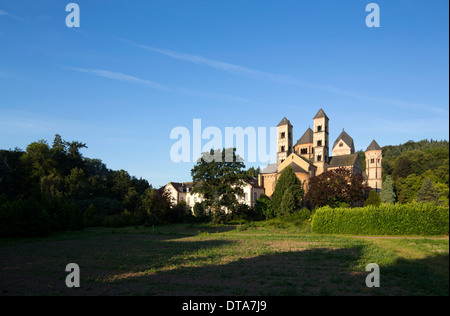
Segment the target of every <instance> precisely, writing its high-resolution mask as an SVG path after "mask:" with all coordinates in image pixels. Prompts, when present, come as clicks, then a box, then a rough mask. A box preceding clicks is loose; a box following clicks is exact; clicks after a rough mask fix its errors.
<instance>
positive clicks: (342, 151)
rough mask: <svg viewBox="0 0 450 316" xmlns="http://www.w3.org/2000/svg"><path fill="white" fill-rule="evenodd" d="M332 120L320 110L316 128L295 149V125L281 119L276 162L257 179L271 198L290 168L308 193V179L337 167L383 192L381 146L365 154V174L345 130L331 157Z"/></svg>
mask: <svg viewBox="0 0 450 316" xmlns="http://www.w3.org/2000/svg"><path fill="white" fill-rule="evenodd" d="M329 121H330V119H329V118H328V116H327V115H326V114H325V112H324V111H323V109H320V110H319V111H318V112H317V114H316V115H315V116H314V118H313V129H311V128H308V129H307V130H306V132H305V133H304V134H303V135H302V137H300V138H299V139H298V141H297V142H296V143H295V145H293V146H292V141H290V139H289V136H290V135H292V134H293V126H292V124H291V122H290V121H289V120H288V119H287V118H286V117H284V118H283V119H282V120H281V122H280V123H279V124H278V126H277V131H278V135H277V140H278V143H277V150H278V153H277V163H274V164H269V165H268V166H267V167H266V168H265V169H264V170H263V171H262V172H261V173H260V174H259V176H258V184H259V186H261V187H263V188H264V192H265V194H266V195H267V196H272V194H273V192H274V190H275V186H276V183H277V180H278V178H279V176H280V175H281V172H282V171H283V170H284V168H286V167H288V166H289V167H291V168H292V169H293V171H294V173H295V174H296V176H297V177H298V178H299V179H300V181H301V183H302V186H303V189H304V190H305V191H307V190H308V184H309V179H311V178H312V177H315V176H317V175H320V174H322V173H323V172H326V171H328V170H333V169H337V168H346V169H350V170H351V171H352V172H353V173H354V174H361V175H363V176H364V177H365V179H366V181H367V184H368V185H369V187H371V188H372V189H373V190H377V191H379V190H380V189H381V184H382V168H381V166H382V165H381V163H382V149H381V147H380V146H379V145H378V144H377V143H376V141H375V140H374V141H373V142H372V143H371V144H370V145H369V147H368V148H367V150H366V152H365V156H366V171H365V173H364V174H363V168H362V164H361V160H360V157H359V155H358V154H357V153H355V145H354V141H353V138H351V137H350V135H348V134H347V133H346V132H345V131H344V130H342V133H341V134H340V135H339V136H338V137H337V139H336V140H335V142H334V143H333V147H332V148H331V153H332V155H331V156H330V142H329ZM286 146H287V147H286ZM290 146H292V147H290Z"/></svg>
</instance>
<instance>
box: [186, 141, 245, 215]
mask: <svg viewBox="0 0 450 316" xmlns="http://www.w3.org/2000/svg"><path fill="white" fill-rule="evenodd" d="M211 157H215V159H211ZM244 168H245V165H244V163H243V162H242V161H241V159H240V158H239V157H238V156H237V155H236V148H229V149H225V150H221V149H216V150H214V149H211V151H210V152H209V153H204V154H203V155H202V157H201V158H200V159H199V161H197V164H196V165H195V166H194V168H192V170H191V175H192V179H193V181H194V189H193V190H192V192H193V193H198V194H200V195H201V196H202V197H203V199H204V202H205V206H206V207H212V208H213V209H214V210H215V211H220V210H221V209H222V208H224V207H225V208H227V209H229V210H231V211H233V210H235V209H236V207H237V205H238V200H237V197H238V196H243V195H244V191H243V188H242V187H243V185H244V181H245V180H248V179H249V176H248V174H247V173H246V172H245V170H244Z"/></svg>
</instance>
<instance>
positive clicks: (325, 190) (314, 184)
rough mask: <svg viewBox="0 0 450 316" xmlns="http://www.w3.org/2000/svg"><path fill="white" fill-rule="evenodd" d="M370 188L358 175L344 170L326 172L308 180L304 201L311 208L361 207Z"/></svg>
mask: <svg viewBox="0 0 450 316" xmlns="http://www.w3.org/2000/svg"><path fill="white" fill-rule="evenodd" d="M369 191H370V188H369V187H368V186H367V184H366V182H365V180H364V178H363V177H362V175H360V174H354V173H353V172H352V171H351V170H349V169H346V168H338V169H333V170H329V171H326V172H324V173H322V174H320V175H319V176H316V177H313V178H311V179H310V180H309V190H308V192H307V193H306V195H305V200H306V201H307V202H308V203H309V204H310V205H311V206H312V207H320V206H326V205H329V206H332V207H334V206H339V205H341V204H343V203H345V204H348V205H350V206H353V205H362V204H363V203H364V201H365V199H366V196H367V194H369Z"/></svg>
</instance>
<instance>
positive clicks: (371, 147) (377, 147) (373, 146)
mask: <svg viewBox="0 0 450 316" xmlns="http://www.w3.org/2000/svg"><path fill="white" fill-rule="evenodd" d="M371 150H382V149H381V147H380V145H378V144H377V142H376V141H375V139H374V140H373V141H372V142H371V143H370V145H369V147H367V149H366V151H371Z"/></svg>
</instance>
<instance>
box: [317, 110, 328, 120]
mask: <svg viewBox="0 0 450 316" xmlns="http://www.w3.org/2000/svg"><path fill="white" fill-rule="evenodd" d="M323 117H325V118H327V119H329V118H328V116H327V115H326V114H325V112H324V111H323V109H320V110H319V112H317V114H316V116H314V119H318V118H323Z"/></svg>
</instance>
